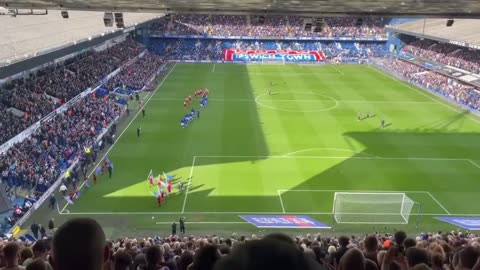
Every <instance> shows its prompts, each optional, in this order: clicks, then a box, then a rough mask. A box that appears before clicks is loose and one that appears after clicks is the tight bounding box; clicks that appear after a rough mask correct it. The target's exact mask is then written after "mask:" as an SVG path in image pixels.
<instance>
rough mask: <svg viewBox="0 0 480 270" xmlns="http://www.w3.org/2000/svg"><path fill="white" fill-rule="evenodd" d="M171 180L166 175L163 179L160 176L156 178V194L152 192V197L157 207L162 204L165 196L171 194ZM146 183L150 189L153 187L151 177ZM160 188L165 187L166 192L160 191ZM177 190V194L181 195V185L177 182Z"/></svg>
mask: <svg viewBox="0 0 480 270" xmlns="http://www.w3.org/2000/svg"><path fill="white" fill-rule="evenodd" d="M172 179H173V177H171V176H168V175H167V176H165V177H164V178H162V176H159V177H158V180H157V187H158V193H157V192H153V196H154V197H155V198H156V199H157V204H158V206H162V202H163V201H165V199H166V196H167V197H168V195H169V194H170V193H172ZM148 182H149V186H150V187H153V186H155V185H154V183H153V177H149V180H148ZM162 186H164V187H165V189H166V192H165V191H164V190H163V189H162ZM177 188H178V192H179V193H182V191H183V183H182V182H178V186H177Z"/></svg>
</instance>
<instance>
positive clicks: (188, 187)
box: [182, 156, 197, 213]
mask: <svg viewBox="0 0 480 270" xmlns="http://www.w3.org/2000/svg"><path fill="white" fill-rule="evenodd" d="M196 158H197V157H196V156H194V157H193V160H192V167H191V168H190V176H189V177H188V184H187V190H186V192H185V198H184V200H183V207H182V213H184V212H185V206H186V205H187V197H188V191H189V190H190V184H191V182H192V175H193V168H195V159H196Z"/></svg>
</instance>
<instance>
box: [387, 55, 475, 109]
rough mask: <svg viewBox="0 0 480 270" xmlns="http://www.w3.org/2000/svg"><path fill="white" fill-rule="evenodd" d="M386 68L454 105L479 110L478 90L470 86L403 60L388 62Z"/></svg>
mask: <svg viewBox="0 0 480 270" xmlns="http://www.w3.org/2000/svg"><path fill="white" fill-rule="evenodd" d="M386 67H387V68H389V69H390V70H392V71H394V72H395V73H397V74H400V75H401V76H403V77H405V78H407V79H408V80H409V81H410V82H414V83H417V84H419V85H421V86H423V87H426V88H428V89H430V90H432V91H434V92H436V93H438V94H440V95H442V96H444V97H446V98H448V99H450V100H453V101H454V102H456V103H459V104H463V105H466V106H468V107H470V108H471V109H474V110H479V109H480V95H479V91H480V89H478V88H476V87H474V86H472V85H467V84H465V83H462V82H460V81H458V80H455V79H453V78H450V77H447V76H444V75H442V74H439V73H435V72H434V71H430V70H428V69H425V68H422V67H419V66H417V65H414V64H411V63H408V62H406V61H403V60H390V61H388V63H387V65H386Z"/></svg>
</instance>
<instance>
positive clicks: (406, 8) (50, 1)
mask: <svg viewBox="0 0 480 270" xmlns="http://www.w3.org/2000/svg"><path fill="white" fill-rule="evenodd" d="M0 5H4V6H7V7H8V8H15V7H19V8H46V9H68V10H100V11H107V10H108V11H116V10H118V11H132V12H143V11H156V12H193V11H208V12H213V11H217V12H238V11H243V12H255V11H256V12H260V11H262V12H263V11H267V12H272V13H273V12H282V13H286V12H297V13H298V12H303V13H322V14H325V15H329V14H330V15H338V14H351V15H353V14H372V15H392V16H398V15H409V16H411V15H418V16H443V17H445V16H455V17H459V16H462V17H478V16H479V15H480V1H478V0H456V1H451V0H400V1H399V0H355V1H349V0H239V1H232V0H0Z"/></svg>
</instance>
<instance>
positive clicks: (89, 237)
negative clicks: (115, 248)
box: [53, 218, 107, 270]
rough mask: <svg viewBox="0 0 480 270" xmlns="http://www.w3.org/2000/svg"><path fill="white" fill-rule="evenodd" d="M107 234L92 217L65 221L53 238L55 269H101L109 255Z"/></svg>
mask: <svg viewBox="0 0 480 270" xmlns="http://www.w3.org/2000/svg"><path fill="white" fill-rule="evenodd" d="M105 251H106V241H105V234H104V233H103V230H102V228H101V227H100V225H99V224H98V223H97V222H96V221H95V220H93V219H90V218H77V219H71V220H69V221H67V222H65V223H64V224H63V225H62V226H60V227H59V228H58V230H57V231H56V233H55V236H54V238H53V264H54V269H55V270H85V269H90V270H101V269H102V268H103V263H104V261H105V259H106V257H107V255H105V254H107V253H106V252H105Z"/></svg>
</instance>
